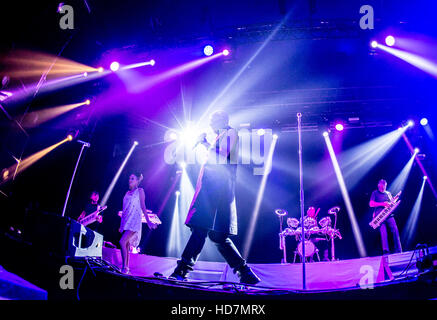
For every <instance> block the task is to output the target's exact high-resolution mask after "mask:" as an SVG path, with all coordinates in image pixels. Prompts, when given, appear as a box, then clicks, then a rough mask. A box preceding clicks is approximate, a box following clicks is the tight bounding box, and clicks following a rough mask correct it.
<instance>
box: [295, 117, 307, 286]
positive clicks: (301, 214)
mask: <svg viewBox="0 0 437 320" xmlns="http://www.w3.org/2000/svg"><path fill="white" fill-rule="evenodd" d="M297 129H298V130H297V132H298V137H299V150H298V154H299V184H300V217H301V221H302V289H303V290H306V270H305V262H306V261H305V260H306V257H305V227H304V214H305V213H304V191H303V168H302V113H300V112H299V113H298V114H297Z"/></svg>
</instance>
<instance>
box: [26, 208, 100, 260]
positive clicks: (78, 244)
mask: <svg viewBox="0 0 437 320" xmlns="http://www.w3.org/2000/svg"><path fill="white" fill-rule="evenodd" d="M23 231H24V232H23V236H24V239H25V240H27V241H29V242H31V243H32V245H33V246H34V247H35V248H38V249H39V250H41V251H47V252H50V253H53V254H56V255H60V256H69V257H102V246H103V235H101V234H99V233H97V232H95V231H93V230H91V229H89V228H87V227H85V226H83V225H81V224H80V223H78V222H77V221H75V220H72V219H70V218H68V217H62V216H60V215H57V214H53V213H46V212H32V213H31V214H30V215H29V216H28V217H27V219H26V222H25V228H24V230H23Z"/></svg>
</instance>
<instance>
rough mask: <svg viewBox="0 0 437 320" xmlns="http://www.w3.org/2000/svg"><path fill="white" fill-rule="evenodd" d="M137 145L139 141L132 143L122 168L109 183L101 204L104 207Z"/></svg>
mask: <svg viewBox="0 0 437 320" xmlns="http://www.w3.org/2000/svg"><path fill="white" fill-rule="evenodd" d="M137 145H138V142H137V141H134V143H133V144H132V147H131V148H130V150H129V152H128V153H127V155H126V157H125V158H124V160H123V162H122V163H121V165H120V168H118V170H117V172H116V174H115V176H114V178H112V181H111V183H110V184H109V187H108V189H106V192H105V195H104V196H103V198H102V201H101V202H100V205H101V206H102V207H103V206H105V205H106V203H107V201H108V199H109V196H110V195H111V193H112V190H113V189H114V186H115V184H116V183H117V181H118V178H120V175H121V173H122V171H123V169H124V167H125V166H126V163H127V162H128V160H129V158H130V156H131V155H132V152H134V150H135V147H136V146H137Z"/></svg>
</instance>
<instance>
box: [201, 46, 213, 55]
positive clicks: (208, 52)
mask: <svg viewBox="0 0 437 320" xmlns="http://www.w3.org/2000/svg"><path fill="white" fill-rule="evenodd" d="M213 53H214V48H213V47H212V46H211V45H206V46H205V47H203V54H204V55H205V56H208V57H209V56H210V55H212V54H213Z"/></svg>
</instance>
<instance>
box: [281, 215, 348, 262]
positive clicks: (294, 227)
mask: <svg viewBox="0 0 437 320" xmlns="http://www.w3.org/2000/svg"><path fill="white" fill-rule="evenodd" d="M339 211H340V208H339V207H333V208H331V209H329V210H328V214H331V215H334V216H335V222H334V226H332V220H331V218H330V217H329V216H327V217H324V218H322V219H321V220H320V221H319V223H317V220H316V219H315V218H313V217H306V218H305V219H304V222H303V224H302V223H301V222H300V221H299V220H298V219H296V218H288V219H287V225H288V228H286V229H285V230H283V231H282V227H281V228H280V233H279V248H280V249H281V250H283V251H284V258H283V260H282V262H283V263H286V254H285V237H286V236H295V237H296V241H297V242H298V245H297V248H296V251H295V256H294V262H295V261H296V254H299V256H300V258H301V259H303V258H305V259H309V260H310V261H312V260H313V259H312V257H313V256H314V255H315V254H316V255H317V257H318V251H319V250H318V249H317V247H316V245H315V242H317V241H323V240H324V241H331V260H332V261H334V260H336V259H335V246H334V239H336V238H339V239H342V237H341V234H340V231H339V230H338V229H336V224H337V213H338V212H339ZM275 212H276V214H278V212H280V213H281V216H280V217H281V219H280V220H281V221H282V218H283V216H285V215H286V214H287V212H286V211H285V210H283V209H277V210H276V211H275ZM278 216H279V214H278ZM302 225H303V228H304V230H303V231H304V232H303V233H304V237H305V239H303V237H302ZM303 245H305V257H303V248H302V247H303ZM318 258H319V259H318V260H319V261H320V257H318Z"/></svg>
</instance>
